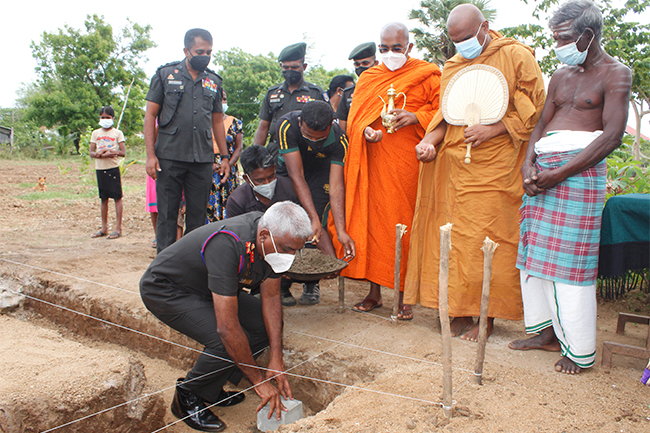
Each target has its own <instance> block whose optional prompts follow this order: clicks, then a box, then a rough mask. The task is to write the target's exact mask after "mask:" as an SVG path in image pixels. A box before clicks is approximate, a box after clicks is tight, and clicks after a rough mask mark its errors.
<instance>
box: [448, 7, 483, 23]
mask: <svg viewBox="0 0 650 433" xmlns="http://www.w3.org/2000/svg"><path fill="white" fill-rule="evenodd" d="M483 21H485V17H484V16H483V13H482V12H481V10H480V9H479V8H477V7H476V6H474V5H473V4H470V3H464V4H461V5H458V6H456V7H455V8H454V9H452V11H451V12H450V13H449V18H447V28H449V27H455V26H458V25H464V26H469V27H472V28H477V27H478V26H479V24H481V23H482V22H483Z"/></svg>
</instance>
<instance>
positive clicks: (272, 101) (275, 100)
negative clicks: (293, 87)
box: [269, 98, 280, 103]
mask: <svg viewBox="0 0 650 433" xmlns="http://www.w3.org/2000/svg"><path fill="white" fill-rule="evenodd" d="M269 102H270V103H275V102H280V98H271V99H270V100H269Z"/></svg>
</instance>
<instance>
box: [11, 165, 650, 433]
mask: <svg viewBox="0 0 650 433" xmlns="http://www.w3.org/2000/svg"><path fill="white" fill-rule="evenodd" d="M39 176H47V190H46V191H45V192H36V191H34V190H33V189H32V187H33V186H35V185H36V183H37V181H38V177H39ZM92 176H94V170H92V167H91V170H90V171H89V172H85V173H84V172H82V171H81V170H80V164H79V163H78V161H77V160H76V159H66V160H59V161H56V162H52V161H50V162H47V161H45V162H39V161H7V160H0V276H5V277H11V278H16V279H29V278H34V279H38V280H39V281H48V282H52V283H57V284H61V285H65V286H68V287H70V288H71V290H72V292H71V293H73V294H74V295H75V296H78V297H79V299H80V302H89V301H88V299H91V298H95V299H100V298H101V299H102V300H103V302H104V303H105V304H109V305H111V304H114V305H116V309H118V307H117V306H119V309H123V310H124V311H128V312H129V315H130V316H129V320H144V319H143V318H146V317H147V315H148V314H149V313H148V312H147V311H146V309H144V307H143V306H142V304H141V301H140V298H139V296H138V294H137V284H138V281H139V278H140V276H141V275H142V273H143V272H144V270H145V269H146V267H147V266H148V265H149V263H150V262H151V260H152V259H153V258H154V256H155V250H154V249H152V248H151V246H150V245H151V242H152V240H153V239H154V234H153V230H152V227H151V223H150V220H149V215H148V214H147V213H146V212H145V210H144V208H145V191H144V189H145V171H144V165H142V164H136V165H133V166H131V167H130V168H129V170H128V172H127V173H126V175H125V176H124V178H123V185H124V192H125V198H124V222H123V233H122V234H123V236H122V237H121V238H119V239H117V240H107V239H106V238H99V239H91V238H90V235H91V234H92V233H93V232H94V231H96V230H97V229H98V228H99V226H100V218H99V199H98V198H97V195H96V188H95V186H94V183H93V181H92ZM109 215H110V218H109V221H114V208H113V206H112V203H111V207H110V214H109ZM386 265H387V266H391V267H392V263H391V264H386ZM115 288H119V289H122V290H115ZM366 291H367V285H366V284H365V283H362V282H356V281H347V283H346V298H345V304H346V307H348V309H346V310H344V311H343V313H342V314H339V312H338V291H337V285H336V281H335V280H330V281H327V282H325V283H323V284H322V286H321V292H322V299H321V303H320V304H319V305H317V306H309V307H308V306H296V307H291V308H287V309H285V362H286V364H287V366H288V367H292V370H291V371H290V372H291V374H293V376H292V377H291V383H292V388H293V391H294V396H295V397H296V398H299V399H301V400H302V401H303V402H304V403H305V415H306V416H305V418H303V419H302V420H301V421H299V422H297V423H294V424H291V425H288V426H284V427H281V429H280V430H281V431H292V432H303V431H313V432H368V433H370V432H397V431H414V432H430V431H444V432H521V431H524V432H569V431H578V432H587V431H589V432H648V431H650V387H645V386H643V385H641V383H640V382H639V379H640V377H641V373H642V371H643V368H644V367H645V365H646V363H647V362H648V360H642V359H635V358H629V357H623V356H617V355H615V356H614V359H613V366H612V368H611V370H609V371H606V370H603V369H602V368H601V367H600V360H601V358H600V355H601V350H602V342H603V341H606V340H609V341H616V342H621V343H626V344H631V345H634V346H643V345H644V344H645V335H647V327H645V326H643V325H635V324H628V327H627V328H626V334H625V335H617V334H616V333H615V330H616V317H617V313H618V312H619V311H625V312H635V313H637V314H648V313H649V312H650V311H649V307H648V305H647V304H643V303H642V301H641V300H642V299H643V298H644V296H642V295H641V294H639V293H631V294H629V295H628V296H626V297H625V299H622V300H619V301H617V302H605V301H602V300H599V316H598V356H597V359H596V366H595V367H594V368H592V369H589V370H587V371H585V372H583V373H582V374H580V375H578V376H568V375H563V374H559V373H556V372H555V371H554V369H553V364H554V363H555V361H556V360H557V359H558V357H559V355H558V354H557V353H548V352H541V351H530V352H517V351H512V350H510V349H508V347H507V344H508V342H509V341H511V340H513V339H515V338H522V337H524V332H523V329H524V326H523V323H522V322H507V321H502V320H497V321H496V329H495V332H494V334H493V335H492V336H491V338H490V340H489V342H488V345H487V350H486V361H485V367H484V381H483V382H484V383H483V385H482V386H479V385H476V384H474V382H473V380H472V377H473V373H472V370H473V366H474V360H475V356H476V347H477V346H476V344H473V343H469V342H465V341H461V340H459V339H454V341H453V347H452V350H453V365H454V373H453V386H454V401H455V403H454V416H453V418H452V419H451V421H449V422H447V421H446V420H445V419H444V417H443V414H442V410H441V408H440V405H439V402H440V401H441V394H442V366H441V364H440V362H441V353H442V349H441V338H440V335H439V331H440V326H439V322H438V314H437V311H435V310H430V309H426V308H422V307H419V306H416V307H415V308H414V316H415V318H414V320H413V321H411V322H404V323H402V322H400V323H394V322H392V321H391V320H390V313H391V311H390V308H389V307H388V305H389V304H390V303H391V302H392V296H393V293H392V291H390V290H387V289H384V297H385V298H384V301H385V305H386V306H385V307H383V308H380V309H377V310H375V311H373V312H372V313H371V314H359V313H354V312H352V311H351V310H349V307H350V306H351V305H352V304H354V303H355V302H357V301H358V300H360V299H361V298H362V297H363V295H364V294H365V292H366ZM293 292H294V295H298V296H299V295H300V288H299V286H297V285H294V288H293ZM107 309H109V308H107ZM13 315H14V316H15V317H17V318H19V319H20V320H23V321H30V322H32V324H36V325H37V326H40V327H43V328H51V329H54V330H56V331H57V332H58V333H59V334H60V335H61V336H62V338H66V339H71V340H75V341H77V342H79V343H81V344H82V345H85V346H88V347H92V348H93V349H100V350H107V351H115V350H117V351H119V352H120V353H124V354H125V355H127V356H135V357H137V358H138V359H140V360H141V361H142V363H143V365H144V369H145V375H146V378H147V382H148V386H149V387H150V388H151V389H155V390H161V392H162V395H163V397H164V399H165V402H166V405H167V407H168V405H169V403H170V402H171V398H172V395H173V384H174V380H175V378H176V377H180V376H182V375H183V374H184V372H183V370H182V369H181V368H180V367H179V365H178V362H176V363H174V362H173V361H174V360H172V359H168V360H165V359H160V358H161V357H160V356H158V355H155V356H154V355H151V354H147V353H141V352H138V351H137V350H134V349H133V348H127V347H122V346H120V345H119V344H115V343H111V342H103V341H101V340H98V339H97V338H91V337H89V336H83V335H78V334H77V333H75V332H73V331H72V330H71V329H66V327H63V326H60V325H55V324H52V323H50V322H49V321H48V320H46V319H47V318H46V317H44V316H43V315H41V314H33V313H32V314H30V313H29V312H23V313H13ZM116 317H120V315H119V314H117V313H116ZM123 317H125V318H126V316H123ZM34 329H35V328H34V327H32V326H25V328H24V330H23V331H22V332H21V335H20V337H21V338H22V339H23V341H24V343H25V344H26V345H27V344H28V342H30V341H31V340H32V339H33V338H34V337H35V336H34V335H33V333H35V332H37V331H35V330H34ZM156 344H164V343H158V342H153V343H151V346H153V345H156ZM70 347H72V348H71V349H69V350H73V351H74V350H75V349H74V347H75V346H74V345H71V346H70ZM22 353H23V352H21V351H20V350H16V351H9V350H8V351H2V353H0V365H6V364H7V363H9V362H10V361H11V363H12V364H13V365H15V364H16V361H17V360H16V357H20V356H27V355H23V354H22ZM150 355H151V356H150ZM30 356H33V355H30ZM71 356H74V354H71ZM187 356H188V357H190V359H191V357H192V356H194V354H193V353H191V352H189V353H188V355H187ZM163 358H164V357H163ZM80 359H82V358H80ZM18 361H20V359H18ZM166 361H169V362H166ZM24 364H25V368H30V367H29V366H30V365H33V364H34V363H30V362H25V363H24ZM88 370H89V371H87V372H86V371H84V374H88V375H89V376H92V368H91V366H89V367H88ZM48 377H51V380H52V381H56V380H62V378H61V377H58V378H57V377H56V376H48ZM3 379H4V380H5V381H7V380H8V381H11V380H12V378H10V377H9V378H7V377H5V378H3ZM48 380H49V379H48ZM89 381H90V380H89ZM248 386H250V384H247V383H246V381H243V382H242V383H241V384H240V385H239V388H238V389H246V388H248ZM30 392H32V393H33V392H38V390H31V391H30ZM43 392H47V391H46V390H43ZM246 396H247V399H246V401H245V402H244V403H243V404H242V405H239V406H237V407H234V408H229V409H219V410H216V412H217V414H218V415H219V416H221V417H222V418H223V419H224V421H225V422H226V423H227V424H228V425H229V428H228V430H227V431H232V432H240V431H241V432H254V431H257V430H256V427H255V424H256V417H255V408H256V407H257V405H258V404H259V401H260V400H259V398H258V397H257V395H256V394H255V393H254V392H253V391H250V390H249V391H247V392H246ZM174 421H175V418H174V417H173V415H171V413H170V412H169V410H168V409H167V413H166V415H165V417H164V422H165V423H167V424H169V423H172V422H174ZM51 427H55V426H51ZM152 430H154V429H152ZM60 431H65V430H64V429H62V430H60ZM163 431H170V432H189V431H192V430H190V429H187V428H186V427H185V426H183V425H182V423H179V424H175V425H173V426H170V427H168V428H166V429H165V430H163Z"/></svg>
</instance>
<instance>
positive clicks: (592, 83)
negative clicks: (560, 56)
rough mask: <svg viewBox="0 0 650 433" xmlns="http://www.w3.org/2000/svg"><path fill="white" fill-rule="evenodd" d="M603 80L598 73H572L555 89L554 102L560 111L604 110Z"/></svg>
mask: <svg viewBox="0 0 650 433" xmlns="http://www.w3.org/2000/svg"><path fill="white" fill-rule="evenodd" d="M602 89H603V85H602V79H601V78H600V77H599V75H598V74H597V73H592V72H578V71H575V72H571V73H570V74H567V76H566V78H565V79H563V80H562V81H561V82H560V83H559V84H558V85H557V87H556V88H555V92H554V94H553V95H552V97H553V102H554V103H555V105H556V107H557V108H558V109H571V108H575V109H579V110H593V109H602V107H603V102H604V97H603V91H602Z"/></svg>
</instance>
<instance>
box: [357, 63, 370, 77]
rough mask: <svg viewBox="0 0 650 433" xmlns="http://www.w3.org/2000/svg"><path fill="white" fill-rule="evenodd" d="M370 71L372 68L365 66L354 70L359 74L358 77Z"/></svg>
mask: <svg viewBox="0 0 650 433" xmlns="http://www.w3.org/2000/svg"><path fill="white" fill-rule="evenodd" d="M368 69H370V66H368V67H367V68H366V67H364V66H359V67H358V68H356V69H355V70H354V73H355V74H357V77H360V76H361V74H362V73H364V72H365V71H367V70H368Z"/></svg>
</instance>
